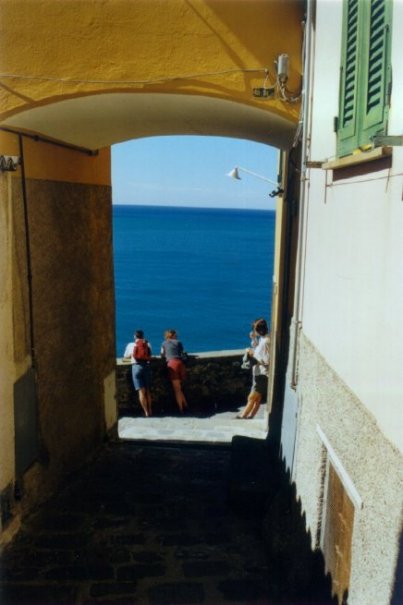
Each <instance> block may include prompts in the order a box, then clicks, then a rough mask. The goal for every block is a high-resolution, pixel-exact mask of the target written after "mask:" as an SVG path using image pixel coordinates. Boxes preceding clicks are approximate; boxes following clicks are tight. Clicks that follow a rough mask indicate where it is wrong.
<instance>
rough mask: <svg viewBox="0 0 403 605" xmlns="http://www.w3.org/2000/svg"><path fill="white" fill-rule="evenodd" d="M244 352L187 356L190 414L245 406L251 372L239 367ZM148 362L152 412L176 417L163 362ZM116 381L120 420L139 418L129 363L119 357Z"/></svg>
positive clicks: (140, 413) (175, 408)
mask: <svg viewBox="0 0 403 605" xmlns="http://www.w3.org/2000/svg"><path fill="white" fill-rule="evenodd" d="M243 353H244V350H231V351H211V352H207V353H191V354H189V357H188V360H187V362H186V369H187V378H186V381H185V382H184V384H183V390H184V392H185V394H186V398H187V400H188V402H189V413H190V414H193V415H195V416H202V417H203V416H211V415H213V414H216V413H218V412H222V411H232V410H237V409H238V408H239V407H240V406H242V405H244V403H245V401H246V397H247V395H248V392H249V389H250V385H251V373H250V371H248V370H243V369H242V368H241V363H242V355H243ZM150 363H151V372H152V385H151V391H152V397H153V413H154V414H155V415H160V414H161V415H164V414H168V415H169V414H175V413H176V412H177V407H176V404H175V399H174V396H173V391H172V387H171V383H170V382H169V378H168V373H167V368H166V363H165V362H164V361H163V360H162V359H161V358H160V357H153V358H152V360H151V362H150ZM116 380H117V403H118V413H119V417H120V418H121V417H122V416H142V415H143V414H142V411H141V408H140V404H139V402H138V396H137V393H136V392H135V390H134V388H133V383H132V373H131V363H130V362H127V361H125V360H123V359H122V358H118V359H117V360H116Z"/></svg>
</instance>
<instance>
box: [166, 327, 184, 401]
mask: <svg viewBox="0 0 403 605" xmlns="http://www.w3.org/2000/svg"><path fill="white" fill-rule="evenodd" d="M164 337H165V340H164V342H163V343H162V345H161V357H162V358H163V359H165V360H166V362H167V366H168V375H169V379H170V381H171V383H172V388H173V390H174V394H175V399H176V403H177V405H178V408H179V411H180V412H181V413H183V411H184V410H185V408H187V407H188V404H187V401H186V397H185V395H184V393H183V391H182V382H183V381H184V380H185V378H186V367H185V364H184V363H183V360H182V357H183V354H184V349H183V345H182V343H181V342H180V341H179V340H178V338H177V334H176V331H175V330H167V331H166V332H165V334H164Z"/></svg>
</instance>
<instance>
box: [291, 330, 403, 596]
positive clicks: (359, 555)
mask: <svg viewBox="0 0 403 605" xmlns="http://www.w3.org/2000/svg"><path fill="white" fill-rule="evenodd" d="M300 353H301V355H300V365H299V384H298V391H297V396H298V400H299V401H300V406H299V423H298V433H297V444H296V456H295V462H294V469H293V478H294V480H295V481H296V485H297V492H298V496H299V497H300V498H301V500H302V505H303V509H304V511H305V513H306V520H307V526H308V528H309V529H310V531H311V535H312V542H313V544H314V543H315V537H317V535H318V533H319V529H320V524H321V521H322V514H321V491H322V490H321V482H322V478H323V472H322V470H321V461H322V448H323V446H322V441H321V440H320V438H319V435H318V432H317V429H316V427H317V425H319V426H320V428H321V429H322V431H323V432H324V433H325V435H326V437H327V438H328V440H329V442H330V445H331V447H332V448H333V450H334V452H335V454H336V455H337V457H338V458H339V460H340V461H341V463H342V465H343V466H344V469H345V471H346V473H347V474H348V475H349V477H350V478H351V480H352V483H353V485H354V487H355V489H356V490H357V492H358V494H359V496H360V497H361V499H362V508H356V509H355V517H354V530H353V539H352V569H351V579H350V591H349V601H348V602H349V603H350V605H369V604H372V603H376V604H377V605H389V603H390V598H391V592H392V590H393V586H394V579H395V567H396V560H397V556H398V548H399V537H400V530H401V521H402V517H401V515H402V506H403V458H402V455H401V453H400V452H399V451H398V450H397V449H396V448H394V447H393V446H392V445H391V444H390V442H389V441H388V440H387V439H386V438H385V437H384V436H383V435H382V433H381V432H380V431H379V430H378V427H377V425H376V423H375V422H374V419H373V418H372V416H371V414H369V413H368V411H367V410H366V409H365V407H364V406H363V405H362V403H361V402H360V401H359V400H358V398H357V397H355V395H354V394H353V393H352V392H351V391H350V390H349V389H348V388H347V386H346V385H345V384H344V383H343V381H342V380H341V379H340V378H339V377H338V376H337V374H335V372H334V371H333V370H332V369H331V368H330V367H329V365H328V364H327V363H326V360H325V359H323V357H322V356H321V355H320V354H319V352H318V351H317V350H316V349H315V347H314V346H313V345H312V343H310V342H309V340H308V339H307V338H306V337H305V336H304V335H301V338H300ZM301 402H302V403H301Z"/></svg>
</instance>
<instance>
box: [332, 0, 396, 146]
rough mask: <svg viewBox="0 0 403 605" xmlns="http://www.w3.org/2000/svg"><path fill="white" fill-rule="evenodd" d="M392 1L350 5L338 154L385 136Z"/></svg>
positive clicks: (350, 1)
mask: <svg viewBox="0 0 403 605" xmlns="http://www.w3.org/2000/svg"><path fill="white" fill-rule="evenodd" d="M391 15H392V6H391V0H369V1H368V2H367V1H365V2H364V1H363V0H345V3H344V12H343V38H342V66H341V79H340V113H339V121H338V132H337V143H338V147H337V152H338V155H347V154H348V153H351V152H352V151H353V150H354V149H356V148H358V147H361V146H364V145H367V144H369V143H370V142H371V137H372V136H373V135H374V134H379V133H382V134H384V133H386V127H387V117H388V106H389V96H390V86H391V66H390V33H391Z"/></svg>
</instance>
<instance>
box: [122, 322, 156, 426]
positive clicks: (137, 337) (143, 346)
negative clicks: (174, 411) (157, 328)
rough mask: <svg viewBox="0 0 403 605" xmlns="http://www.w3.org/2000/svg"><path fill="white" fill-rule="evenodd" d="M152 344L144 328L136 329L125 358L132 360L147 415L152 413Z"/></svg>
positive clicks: (134, 376) (143, 407)
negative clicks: (145, 336)
mask: <svg viewBox="0 0 403 605" xmlns="http://www.w3.org/2000/svg"><path fill="white" fill-rule="evenodd" d="M151 354H152V353H151V346H150V343H149V342H148V341H147V340H146V339H145V338H144V332H143V330H136V332H135V334H134V342H129V344H128V345H127V346H126V349H125V352H124V355H123V358H124V359H131V361H132V378H133V385H134V388H135V389H136V391H137V392H138V395H139V402H140V405H141V407H142V409H143V412H144V415H145V416H146V417H148V416H151V415H152V400H151V368H150V360H151Z"/></svg>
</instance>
